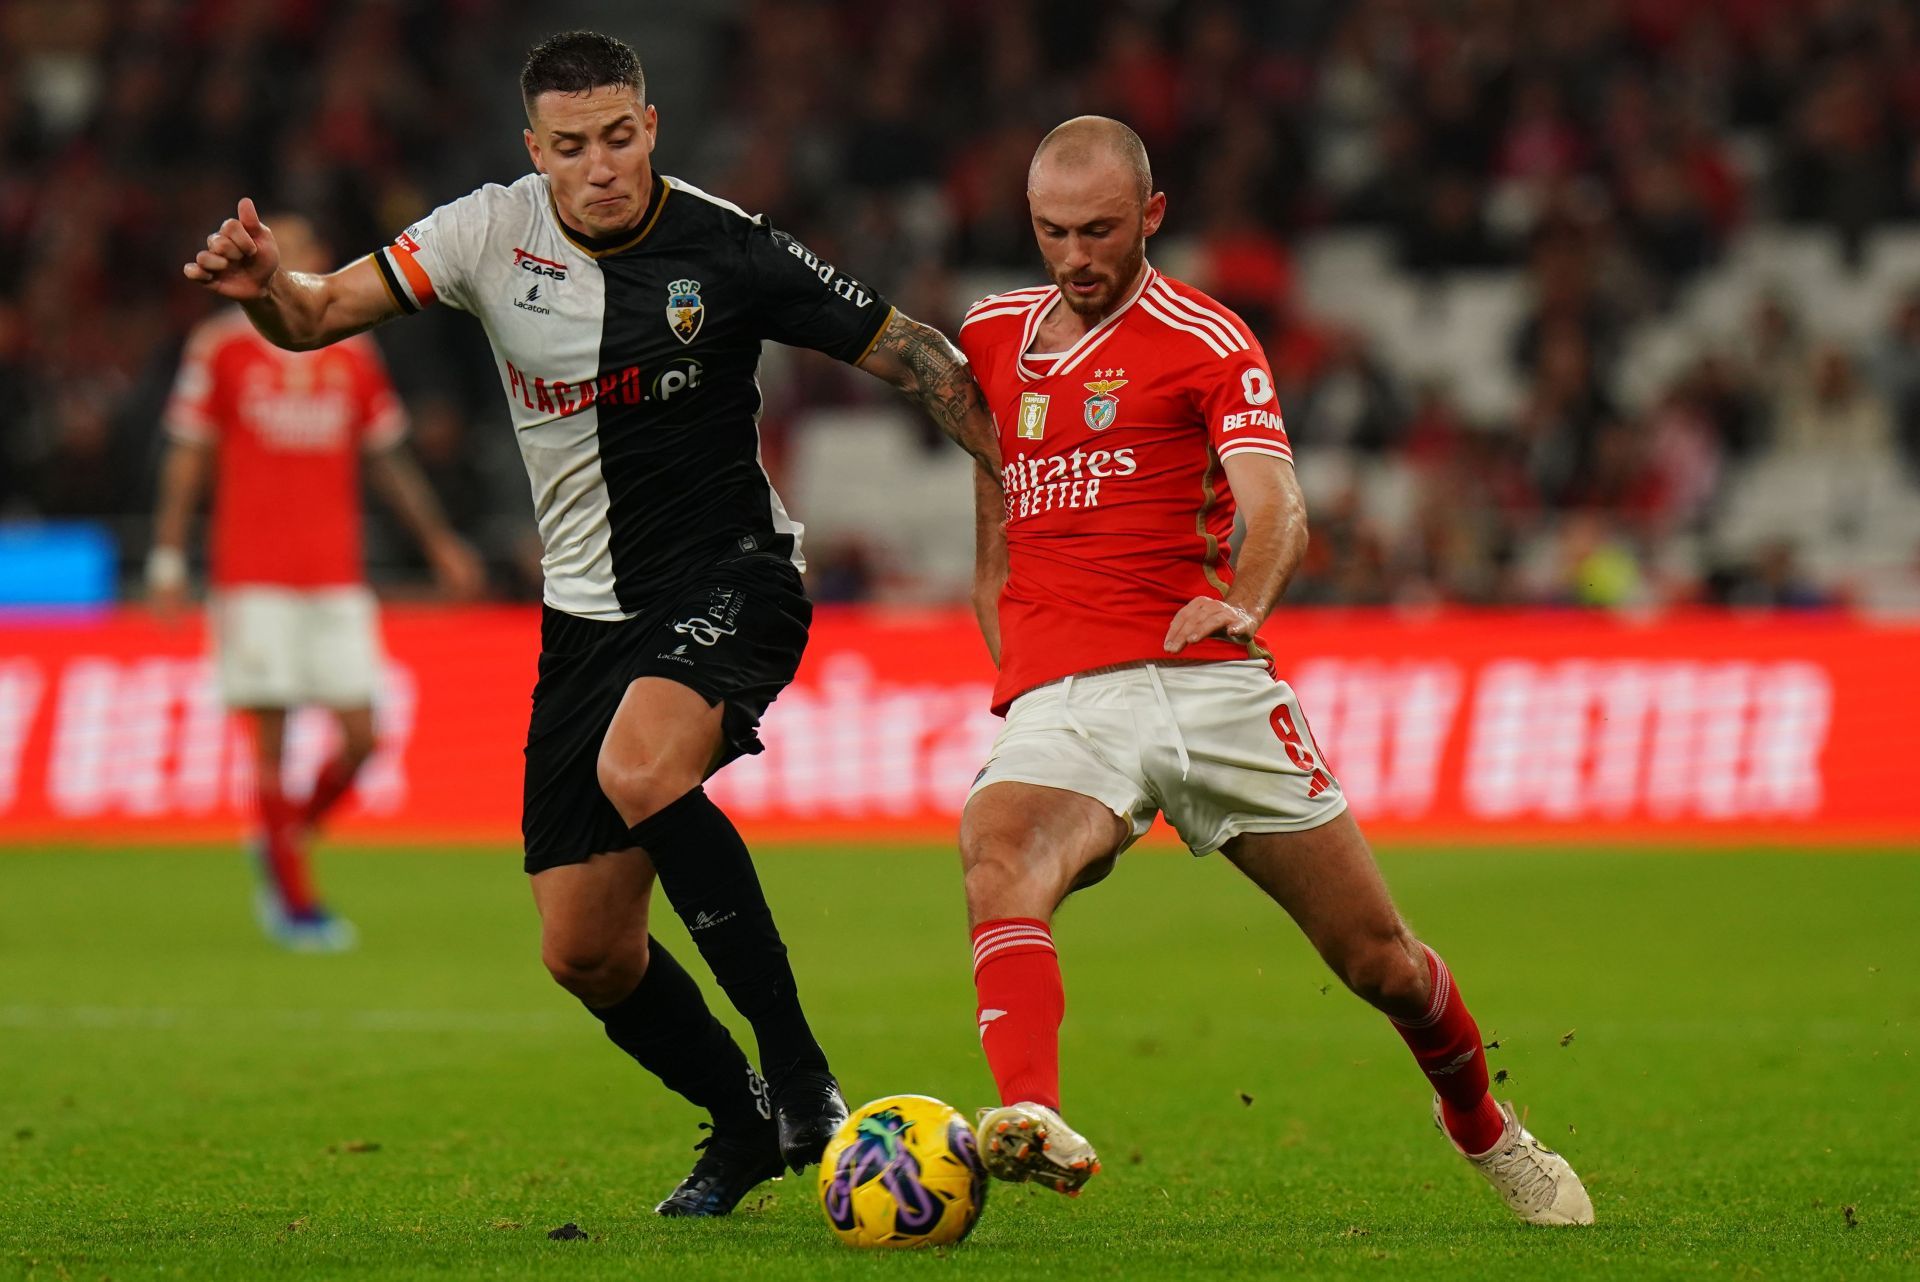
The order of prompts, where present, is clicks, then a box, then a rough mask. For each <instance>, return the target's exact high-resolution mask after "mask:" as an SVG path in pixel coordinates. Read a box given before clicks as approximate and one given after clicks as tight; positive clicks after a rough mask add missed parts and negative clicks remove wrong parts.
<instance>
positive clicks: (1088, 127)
mask: <svg viewBox="0 0 1920 1282" xmlns="http://www.w3.org/2000/svg"><path fill="white" fill-rule="evenodd" d="M1051 151H1057V152H1059V153H1060V158H1061V160H1063V161H1065V162H1066V163H1068V164H1070V165H1084V164H1086V163H1087V162H1088V161H1089V160H1091V159H1092V158H1093V157H1094V156H1095V155H1096V154H1097V153H1099V152H1102V151H1104V152H1105V153H1107V154H1108V155H1111V156H1113V157H1114V158H1115V159H1117V160H1119V161H1120V163H1121V164H1122V165H1124V166H1126V169H1127V172H1128V174H1129V175H1130V176H1131V177H1132V179H1133V185H1134V187H1135V189H1136V190H1137V191H1138V192H1139V195H1140V201H1141V203H1142V204H1145V203H1146V200H1147V198H1148V197H1150V196H1151V195H1153V165H1152V163H1151V162H1149V161H1148V160H1147V144H1146V143H1144V142H1142V141H1140V135H1139V134H1137V133H1135V132H1133V130H1131V129H1129V128H1128V127H1127V126H1126V125H1125V124H1123V123H1122V122H1120V121H1118V120H1114V119H1113V118H1111V117H1109V116H1075V117H1074V118H1073V119H1072V120H1068V121H1064V122H1062V123H1061V124H1058V125H1055V126H1054V127H1053V131H1052V132H1051V133H1049V134H1048V135H1047V136H1046V137H1045V138H1042V139H1041V140H1040V145H1039V146H1038V147H1037V148H1035V149H1034V153H1033V165H1038V164H1039V163H1040V158H1041V157H1042V156H1044V155H1046V154H1047V153H1048V152H1051ZM1027 173H1028V177H1029V181H1031V177H1032V173H1033V168H1032V166H1031V165H1030V166H1029V167H1028V169H1027Z"/></svg>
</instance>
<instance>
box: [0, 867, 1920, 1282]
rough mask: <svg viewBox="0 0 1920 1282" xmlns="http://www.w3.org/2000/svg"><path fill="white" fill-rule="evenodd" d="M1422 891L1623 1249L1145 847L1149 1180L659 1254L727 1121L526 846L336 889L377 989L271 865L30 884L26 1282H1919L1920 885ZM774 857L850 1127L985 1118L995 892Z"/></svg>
mask: <svg viewBox="0 0 1920 1282" xmlns="http://www.w3.org/2000/svg"><path fill="white" fill-rule="evenodd" d="M1383 862H1384V864H1385V866H1386V870H1387V874H1388V877H1389V880H1390V881H1391V882H1392V883H1393V885H1394V887H1395V890H1396V893H1397V895H1398V897H1399V899H1400V902H1401V906H1402V908H1403V910H1404V911H1405V912H1406V913H1407V915H1408V917H1409V918H1410V919H1411V920H1412V921H1413V922H1414V924H1415V925H1416V927H1417V928H1419V929H1420V930H1421V931H1422V933H1423V934H1424V935H1425V936H1426V937H1427V938H1429V939H1430V940H1431V941H1432V942H1433V943H1434V944H1435V945H1436V946H1437V947H1438V948H1439V949H1440V950H1441V951H1442V952H1444V953H1445V954H1446V956H1447V957H1448V959H1449V961H1450V962H1451V963H1452V965H1453V967H1454V970H1455V972H1456V974H1457V975H1458V976H1459V978H1460V982H1461V985H1462V989H1463V991H1464V992H1465V994H1466V996H1467V999H1468V1001H1469V1002H1470V1003H1471V1005H1472V1006H1473V1008H1474V1010H1475V1011H1476V1013H1477V1014H1478V1016H1479V1018H1480V1022H1481V1025H1482V1031H1483V1032H1484V1033H1485V1035H1486V1036H1487V1037H1488V1038H1489V1039H1497V1040H1498V1042H1499V1046H1498V1048H1497V1049H1496V1050H1493V1051H1492V1052H1490V1055H1491V1060H1492V1064H1493V1066H1494V1068H1495V1069H1497V1070H1505V1072H1506V1073H1507V1074H1508V1075H1509V1077H1508V1081H1507V1083H1506V1085H1505V1086H1504V1088H1502V1090H1503V1093H1505V1094H1507V1095H1509V1096H1511V1097H1512V1098H1513V1099H1515V1100H1516V1101H1517V1102H1519V1103H1521V1104H1522V1105H1523V1106H1525V1107H1527V1108H1529V1109H1530V1110H1531V1123H1532V1125H1533V1128H1534V1129H1535V1131H1536V1132H1537V1133H1538V1134H1539V1135H1540V1136H1541V1137H1542V1138H1543V1139H1544V1140H1546V1141H1547V1142H1548V1143H1549V1144H1552V1145H1555V1146H1557V1147H1559V1148H1560V1149H1561V1150H1562V1151H1563V1152H1565V1153H1566V1154H1567V1155H1568V1156H1569V1157H1570V1158H1571V1160H1572V1161H1573V1162H1574V1164H1575V1166H1576V1167H1577V1169H1578V1170H1579V1171H1580V1172H1581V1173H1582V1174H1583V1176H1584V1177H1585V1179H1586V1181H1587V1185H1588V1188H1589V1189H1590V1190H1591V1192H1592V1195H1593V1200H1594V1205H1595V1208H1596V1212H1597V1214H1598V1217H1599V1224H1598V1225H1597V1227H1595V1228H1594V1229H1592V1230H1590V1231H1566V1230H1561V1231H1546V1230H1529V1229H1525V1228H1523V1227H1521V1226H1520V1225H1518V1224H1517V1223H1515V1222H1513V1221H1512V1220H1511V1219H1510V1217H1509V1216H1508V1214H1507V1212H1506V1211H1505V1209H1504V1208H1502V1207H1501V1206H1500V1204H1499V1203H1498V1201H1497V1199H1496V1198H1495V1196H1494V1194H1493V1193H1492V1191H1491V1190H1490V1189H1488V1188H1486V1187H1485V1186H1484V1185H1483V1184H1481V1183H1480V1182H1479V1180H1478V1179H1477V1177H1475V1176H1474V1175H1473V1174H1472V1173H1471V1172H1470V1171H1469V1170H1468V1169H1467V1168H1466V1166H1465V1164H1464V1163H1462V1162H1461V1161H1460V1160H1459V1159H1458V1158H1457V1157H1455V1156H1454V1154H1453V1153H1452V1151H1451V1150H1450V1149H1449V1148H1448V1147H1447V1146H1446V1144H1445V1143H1444V1142H1443V1141H1442V1140H1441V1139H1440V1137H1439V1136H1438V1135H1436V1134H1435V1132H1434V1131H1433V1129H1432V1127H1431V1124H1430V1122H1429V1120H1428V1113H1427V1107H1428V1106H1427V1092H1426V1090H1425V1089H1424V1086H1423V1084H1422V1081H1421V1079H1420V1078H1419V1076H1418V1074H1417V1073H1416V1072H1415V1070H1414V1069H1413V1067H1412V1065H1411V1062H1410V1061H1409V1059H1408V1057H1407V1055H1406V1053H1405V1051H1404V1049H1403V1048H1402V1046H1401V1045H1400V1043H1399V1040H1398V1039H1397V1038H1396V1037H1395V1036H1394V1034H1393V1033H1392V1031H1391V1030H1390V1029H1389V1028H1388V1026H1387V1025H1386V1024H1385V1022H1384V1021H1383V1020H1381V1019H1380V1018H1379V1017H1378V1016H1376V1015H1374V1014H1373V1013H1371V1012H1370V1011H1368V1010H1366V1009H1365V1008H1363V1007H1362V1006H1361V1005H1360V1003H1359V1002H1358V1001H1356V1000H1355V999H1353V998H1352V997H1350V996H1348V995H1347V994H1345V993H1344V992H1343V991H1341V990H1340V989H1339V988H1338V987H1333V988H1328V987H1327V986H1326V985H1327V976H1326V975H1325V974H1324V973H1323V972H1322V970H1321V968H1320V966H1319V964H1318V962H1317V960H1316V959H1314V958H1313V957H1312V956H1311V955H1310V953H1309V952H1308V950H1307V949H1306V947H1305V945H1304V944H1303V943H1302V942H1301V940H1300V939H1299V938H1298V936H1297V935H1296V934H1295V933H1294V931H1293V929H1292V927H1291V924H1290V923H1288V922H1287V921H1286V920H1284V918H1282V917H1281V915H1280V914H1279V913H1278V912H1277V911H1276V910H1275V909H1273V908H1272V907H1270V906H1269V905H1268V904H1267V903H1266V901H1265V900H1263V899H1262V898H1261V897H1260V896H1259V895H1258V893H1257V892H1255V891H1254V890H1253V888H1252V887H1251V886H1249V885H1247V884H1245V883H1244V882H1241V881H1240V880H1239V879H1238V877H1237V876H1236V874H1234V873H1233V871H1232V870H1231V869H1230V868H1229V867H1227V866H1226V865H1225V864H1224V863H1223V862H1222V861H1219V860H1208V861H1203V862H1196V861H1193V860H1190V859H1188V858H1186V857H1184V856H1182V855H1177V854H1171V853H1166V852H1158V851H1141V852H1137V853H1135V854H1132V855H1129V856H1128V858H1127V859H1126V860H1124V861H1123V862H1122V865H1121V867H1120V869H1119V871H1118V872H1117V873H1116V874H1115V876H1114V877H1113V878H1112V879H1110V880H1109V881H1108V882H1107V883H1105V884H1104V885H1102V886H1100V887H1098V888H1097V889H1095V890H1092V891H1089V892H1087V893H1086V894H1084V895H1082V896H1080V897H1078V898H1076V899H1075V900H1073V901H1072V902H1070V903H1069V904H1068V906H1067V908H1066V910H1065V911H1064V912H1063V914H1062V916H1061V918H1060V921H1059V932H1058V933H1059V939H1060V943H1061V948H1062V953H1063V957H1064V962H1065V968H1066V978H1067V1000H1068V1014H1067V1024H1066V1028H1065V1032H1064V1039H1065V1041H1064V1053H1065V1083H1064V1084H1065V1090H1066V1103H1067V1112H1068V1115H1069V1116H1070V1117H1071V1118H1073V1119H1074V1121H1075V1122H1076V1123H1077V1124H1078V1125H1079V1126H1080V1127H1081V1128H1083V1129H1084V1130H1085V1131H1086V1133H1087V1134H1088V1135H1089V1136H1090V1137H1091V1138H1092V1139H1094V1141H1095V1142H1096V1143H1097V1144H1099V1145H1100V1146H1101V1149H1102V1154H1103V1157H1104V1159H1105V1163H1106V1171H1105V1173H1104V1174H1102V1175H1101V1176H1100V1177H1099V1178H1098V1179H1097V1180H1095V1181H1094V1183H1093V1184H1092V1185H1091V1186H1090V1187H1089V1189H1088V1191H1087V1194H1086V1196H1085V1197H1083V1198H1082V1199H1081V1200H1079V1201H1078V1202H1068V1201H1067V1200H1065V1199H1062V1198H1058V1197H1056V1196H1054V1195H1052V1194H1050V1193H1044V1192H1036V1191H1032V1190H1030V1189H1029V1188H1026V1187H1018V1186H1008V1185H996V1186H995V1187H994V1188H993V1190H992V1195H991V1198H990V1201H989V1204H988V1206H987V1208H986V1213H985V1215H984V1217H983V1218H982V1220H981V1223H980V1226H979V1228H978V1229H977V1230H976V1231H975V1233H974V1235H973V1237H972V1239H971V1240H970V1241H968V1242H967V1243H965V1244H964V1245H962V1246H961V1247H959V1248H956V1249H954V1250H952V1251H950V1252H941V1253H920V1254H914V1255H911V1256H903V1255H897V1254H878V1253H875V1254H867V1253H860V1252H856V1251H853V1250H850V1249H848V1248H845V1247H842V1246H840V1245H838V1244H837V1243H836V1242H835V1241H834V1240H833V1238H832V1237H831V1236H830V1235H829V1233H828V1231H827V1229H826V1226H825V1224H824V1223H823V1222H822V1220H821V1218H820V1212H819V1210H818V1207H817V1205H816V1202H815V1198H814V1181H813V1179H812V1178H811V1172H809V1175H808V1177H807V1178H803V1179H788V1180H784V1181H781V1182H778V1183H775V1184H770V1185H768V1186H766V1189H765V1192H764V1195H762V1196H759V1197H757V1199H750V1201H749V1202H748V1204H746V1205H745V1206H743V1208H742V1210H741V1212H740V1213H739V1214H737V1215H735V1216H734V1217H733V1218H731V1219H729V1220H723V1221H716V1222H703V1223H688V1222H673V1223H669V1222H664V1221H661V1220H659V1219H657V1218H655V1217H654V1216H652V1215H651V1214H650V1213H649V1211H650V1208H651V1206H652V1205H653V1203H654V1202H655V1201H656V1200H657V1199H658V1198H659V1197H660V1196H661V1195H663V1194H664V1193H665V1192H666V1191H667V1190H668V1189H669V1188H671V1187H672V1185H673V1184H674V1182H675V1181H676V1180H677V1179H678V1178H679V1177H680V1176H681V1175H682V1174H683V1173H684V1172H685V1170H686V1169H687V1166H688V1165H689V1163H690V1161H691V1158H692V1156H693V1155H692V1153H691V1151H690V1146H691V1144H692V1142H693V1140H694V1139H695V1138H696V1132H695V1129H694V1122H695V1117H694V1115H693V1113H692V1111H691V1110H690V1109H689V1108H688V1107H687V1106H686V1105H684V1104H682V1103H680V1102H679V1101H677V1100H674V1099H671V1098H669V1097H668V1096H666V1095H665V1093H664V1092H663V1091H662V1090H660V1089H659V1088H658V1087H657V1086H656V1085H654V1084H653V1083H652V1082H651V1081H649V1080H647V1079H645V1078H644V1077H643V1076H642V1075H641V1073H640V1072H639V1071H638V1070H637V1069H635V1068H634V1067H633V1066H632V1065H631V1064H630V1063H628V1062H627V1061H626V1060H625V1059H624V1058H623V1057H622V1056H621V1055H619V1053H618V1052H616V1051H615V1050H614V1049H613V1048H612V1047H611V1046H610V1045H609V1044H607V1043H606V1042H605V1041H604V1040H603V1038H602V1037H601V1035H600V1032H599V1028H598V1026H597V1025H596V1024H594V1023H593V1021H591V1020H590V1019H588V1018H587V1017H586V1016H585V1015H584V1014H582V1013H581V1012H580V1011H579V1010H578V1009H577V1008H576V1007H575V1006H574V1005H573V1004H572V1003H571V1001H570V999H568V998H566V997H565V996H564V995H563V994H562V993H561V992H560V991H559V990H558V989H557V988H556V987H554V986H553V985H552V983H551V982H550V981H549V980H548V979H547V978H546V976H545V974H544V972H543V971H542V970H541V968H540V966H539V963H538V960H537V949H536V936H535V921H534V915H533V908H532V905H531V901H530V898H529V896H528V894H527V891H526V889H525V887H524V885H523V880H524V879H523V878H522V876H521V874H520V872H519V868H518V862H517V859H516V857H515V855H514V854H513V853H512V852H510V851H506V850H491V851H461V852H451V851H448V852H438V851H436V852H421V851H411V852H399V851H336V852H330V853H328V854H326V855H325V857H324V861H323V873H324V876H325V878H326V880H327V881H328V882H329V883H330V884H331V886H332V889H333V892H334V897H335V898H336V900H337V901H338V903H339V904H340V905H341V906H342V908H344V909H345V910H346V911H348V912H349V914H350V915H351V916H352V917H354V918H355V919H356V920H357V921H358V923H359V925H360V927H361V929H362V932H363V936H364V939H363V944H362V947H361V949H360V950H359V951H358V952H357V953H354V954H352V955H350V956H344V957H297V956H287V955H283V954H280V953H277V952H275V951H273V950H272V949H270V948H269V947H267V946H266V945H265V944H263V943H262V942H261V941H260V940H259V939H258V938H257V937H256V935H255V934H254V932H253V929H252V926H251V923H250V920H249V917H248V909H247V899H248V887H247V882H246V872H245V868H244V863H243V861H242V859H241V857H240V856H239V855H238V854H237V853H233V852H227V851H212V850H195V851H172V852H166V851H133V852H115V853H90V852H84V851H77V850H48V851H14V852H8V853H6V854H4V855H0V1277H5V1278H30V1279H36V1280H37V1279H49V1280H51V1279H88V1280H91V1279H99V1278H112V1279H116V1280H117V1282H126V1280H128V1279H136V1278H162V1277H164V1278H180V1279H190V1280H193V1282H212V1280H215V1279H239V1280H248V1282H252V1280H255V1279H281V1278H291V1279H308V1278H314V1279H318V1278H328V1279H333V1278H383V1279H384V1278H409V1279H412V1278H420V1279H427V1278H432V1279H458V1278H513V1279H519V1278H532V1277H539V1278H542V1279H557V1280H570V1279H616V1278H617V1279H638V1278H663V1279H693V1278H716V1279H719V1278H725V1279H743V1278H744V1279H759V1278H781V1279H785V1278H799V1279H805V1278H871V1277H883V1276H884V1277H907V1278H927V1277H938V1278H993V1279H1006V1278H1015V1277H1054V1278H1062V1279H1076V1280H1077V1279H1092V1278H1155V1277H1165V1278H1183V1277H1340V1278H1349V1277H1350V1278H1422V1279H1428V1278H1436V1277H1451V1278H1468V1279H1481V1278H1533V1277H1545V1278H1554V1279H1581V1278H1590V1277H1619V1278H1669V1277H1670V1278H1698V1277H1704V1276H1717V1277H1723V1278H1741V1277H1758V1278H1822V1279H1824V1278H1849V1279H1852V1278H1875V1277H1885V1278H1912V1277H1920V1188H1917V1187H1916V1181H1917V1180H1920V1055H1916V1049H1917V1048H1920V930H1917V929H1916V925H1915V916H1916V909H1920V858H1914V857H1912V856H1911V855H1906V856H1902V855H1891V854H1879V855H1870V854H1843V853H1821V854H1802V855H1790V854H1762V853H1740V854H1735V853H1713V854H1681V853H1668V852H1648V851H1640V852H1626V851H1590V852H1566V851H1548V850H1515V851H1501V852H1489V851H1465V850H1462V851H1445V852H1440V851H1434V852H1422V853H1411V854H1400V855H1391V856H1389V857H1387V858H1385V859H1384V860H1383ZM761 863H762V866H763V871H764V876H765V880H766V882H767V886H768V891H769V894H770V895H771V897H772V899H773V902H774V904H775V907H776V909H777V910H778V912H779V914H780V920H781V922H782V923H783V926H784V928H785V931H786V934H787V938H788V942H789V944H790V946H791V948H792V951H793V954H794V959H795V963H796V967H797V969H798V971H799V973H800V978H801V982H802V985H803V991H804V993H805V995H806V997H807V999H808V1006H809V1009H810V1010H811V1012H812V1013H813V1018H814V1021H815V1025H816V1028H817V1030H818V1031H819V1033H820V1035H821V1037H822V1040H823V1041H824V1042H825V1043H826V1045H827V1047H828V1048H829V1050H830V1051H831V1052H832V1054H833V1055H834V1057H835V1061H836V1064H837V1066H838V1068H839V1071H840V1072H841V1074H842V1075H843V1077H844V1080H845V1084H846V1088H847V1093H848V1095H849V1097H850V1098H851V1099H852V1100H853V1101H854V1102H855V1103H858V1102H859V1101H861V1100H864V1099H868V1098H872V1097H875V1096H879V1095H883V1094H891V1093H895V1092H902V1091H914V1092H924V1093H927V1094H932V1095H937V1096H940V1097H942V1098H944V1099H947V1100H949V1101H950V1102H952V1103H954V1104H955V1105H957V1106H959V1107H961V1108H964V1109H968V1110H971V1109H973V1108H975V1107H977V1106H979V1105H981V1104H983V1103H987V1102H989V1096H990V1092H991V1081H990V1079H989V1077H988V1075H987V1071H986V1067H985V1064H984V1062H983V1060H982V1058H981V1055H980V1051H979V1047H978V1043H977V1041H976V1038H975V1033H974V1028H973V1020H972V1013H973V1004H972V1003H973V996H972V987H971V983H970V980H969V976H968V971H967V941H966V937H965V931H964V924H963V920H962V912H961V905H960V898H959V886H958V876H957V871H956V867H955V861H954V859H953V857H952V856H951V855H950V854H948V853H943V852H939V851H929V850H912V851H902V850H895V851H866V852H845V851H823V850H806V851H800V850H790V851H789V850H781V851H769V852H766V853H764V854H763V856H762V859H761ZM661 916H663V917H664V916H666V914H664V913H662V914H661ZM658 929H659V931H660V933H661V935H662V938H663V939H666V940H667V941H669V942H670V944H671V945H672V946H674V947H675V948H676V949H679V950H682V951H683V953H684V955H686V956H688V957H689V958H690V959H691V957H692V950H691V949H690V948H688V947H687V945H686V942H685V938H686V937H685V935H684V934H683V933H682V932H681V930H680V928H679V926H678V923H677V922H673V921H671V920H668V921H665V922H662V923H661V924H660V925H659V927H658ZM736 1023H737V1021H736ZM749 1044H750V1043H749ZM566 1223H573V1224H577V1225H579V1226H580V1228H581V1229H582V1230H583V1231H584V1232H585V1233H586V1235H587V1237H586V1238H585V1239H584V1240H571V1241H565V1240H562V1241H555V1240H550V1239H549V1238H548V1236H547V1234H548V1231H549V1230H551V1229H554V1228H556V1227H558V1226H560V1225H562V1224H566Z"/></svg>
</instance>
